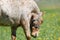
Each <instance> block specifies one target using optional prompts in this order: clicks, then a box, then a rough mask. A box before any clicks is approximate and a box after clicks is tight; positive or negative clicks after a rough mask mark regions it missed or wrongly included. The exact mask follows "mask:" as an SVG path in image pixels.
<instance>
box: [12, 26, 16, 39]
mask: <svg viewBox="0 0 60 40" xmlns="http://www.w3.org/2000/svg"><path fill="white" fill-rule="evenodd" d="M16 30H17V27H14V26H13V27H11V38H12V40H16Z"/></svg>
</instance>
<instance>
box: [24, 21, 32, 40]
mask: <svg viewBox="0 0 60 40" xmlns="http://www.w3.org/2000/svg"><path fill="white" fill-rule="evenodd" d="M23 30H24V32H25V36H26V38H27V40H30V39H31V36H30V24H29V20H25V21H23Z"/></svg>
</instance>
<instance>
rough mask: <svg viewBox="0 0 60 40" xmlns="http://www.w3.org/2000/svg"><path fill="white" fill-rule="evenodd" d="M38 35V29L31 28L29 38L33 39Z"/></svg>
mask: <svg viewBox="0 0 60 40" xmlns="http://www.w3.org/2000/svg"><path fill="white" fill-rule="evenodd" d="M38 34H39V30H38V28H35V27H33V28H32V33H31V36H32V37H34V38H36V37H38Z"/></svg>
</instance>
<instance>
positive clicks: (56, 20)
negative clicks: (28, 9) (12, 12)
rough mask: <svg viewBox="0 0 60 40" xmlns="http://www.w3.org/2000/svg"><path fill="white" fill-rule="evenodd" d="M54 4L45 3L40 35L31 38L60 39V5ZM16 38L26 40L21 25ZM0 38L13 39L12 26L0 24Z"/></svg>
mask: <svg viewBox="0 0 60 40" xmlns="http://www.w3.org/2000/svg"><path fill="white" fill-rule="evenodd" d="M43 1H44V0H43ZM55 1H56V0H55ZM49 2H50V1H49ZM49 2H46V3H49ZM59 2H60V1H57V3H58V4H59V5H60V3H59ZM42 4H43V3H42ZM44 4H45V3H44ZM52 4H53V2H52ZM48 5H49V4H48ZM54 5H55V4H53V7H50V6H51V4H50V6H47V5H46V6H47V7H46V6H45V5H44V6H43V7H41V10H42V11H43V12H44V15H43V20H44V22H43V24H42V25H41V26H40V32H39V36H38V37H37V38H31V39H32V40H60V6H56V5H57V4H56V5H55V6H54ZM55 7H56V8H55ZM16 39H17V40H26V38H25V35H24V31H23V29H22V28H21V27H19V28H18V29H17V38H16ZM0 40H11V28H10V27H8V26H7V27H3V26H0Z"/></svg>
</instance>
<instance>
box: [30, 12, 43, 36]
mask: <svg viewBox="0 0 60 40" xmlns="http://www.w3.org/2000/svg"><path fill="white" fill-rule="evenodd" d="M30 22H31V23H30V30H31V35H32V37H37V36H38V34H39V27H40V25H41V24H42V23H43V18H42V12H40V13H39V14H36V13H32V17H31V21H30Z"/></svg>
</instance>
